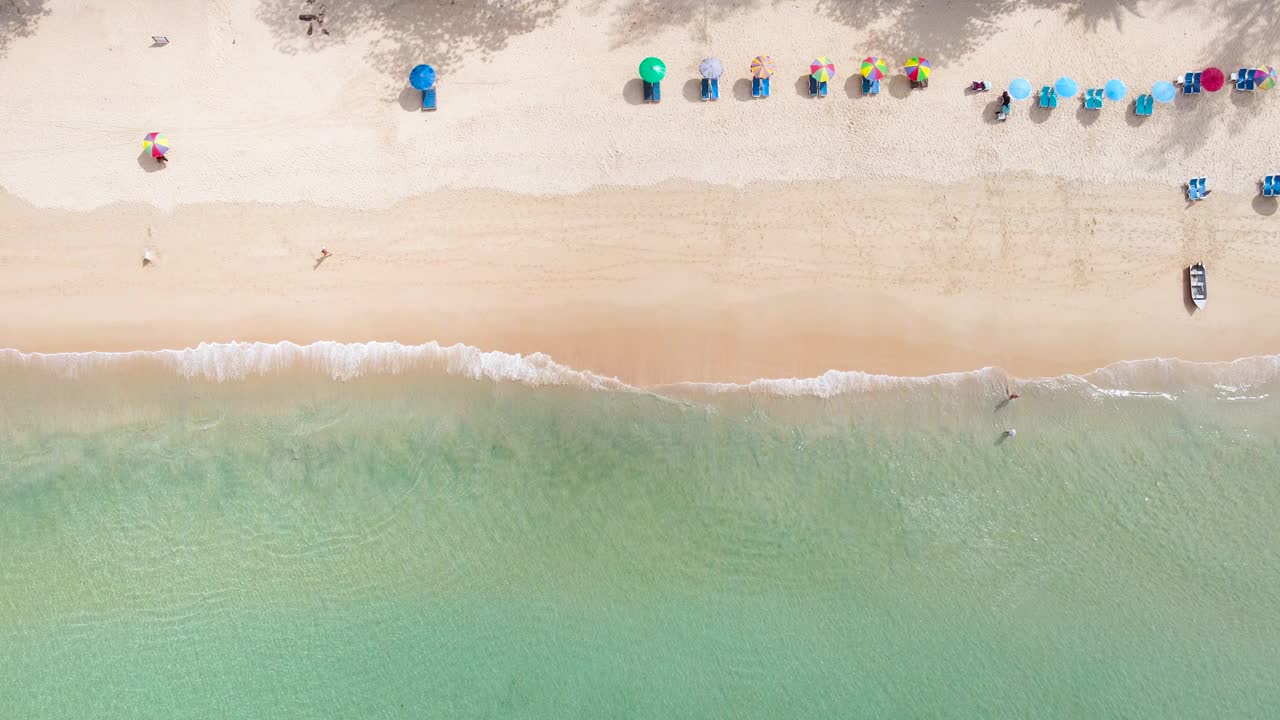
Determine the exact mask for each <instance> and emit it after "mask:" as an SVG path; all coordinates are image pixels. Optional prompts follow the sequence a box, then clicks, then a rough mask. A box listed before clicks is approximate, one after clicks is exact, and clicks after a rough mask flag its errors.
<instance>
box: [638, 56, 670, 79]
mask: <svg viewBox="0 0 1280 720" xmlns="http://www.w3.org/2000/svg"><path fill="white" fill-rule="evenodd" d="M666 76H667V66H666V64H665V63H663V62H662V61H661V60H659V59H658V58H656V57H647V58H645V59H644V60H643V61H641V63H640V79H641V80H644V81H645V82H647V83H656V82H658V81H659V80H661V79H662V78H664V77H666Z"/></svg>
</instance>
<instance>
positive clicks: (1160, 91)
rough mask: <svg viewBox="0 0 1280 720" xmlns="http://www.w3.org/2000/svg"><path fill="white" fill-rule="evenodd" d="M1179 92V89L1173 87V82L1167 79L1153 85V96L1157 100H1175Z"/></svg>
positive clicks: (1167, 101) (1166, 101)
mask: <svg viewBox="0 0 1280 720" xmlns="http://www.w3.org/2000/svg"><path fill="white" fill-rule="evenodd" d="M1177 94H1178V90H1177V89H1176V88H1174V87H1173V83H1171V82H1168V81H1167V80H1161V81H1160V82H1158V83H1156V84H1155V85H1152V86H1151V97H1153V98H1155V99H1156V102H1161V103H1169V102H1173V98H1174V96H1175V95H1177Z"/></svg>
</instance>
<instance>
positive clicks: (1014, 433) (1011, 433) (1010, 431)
mask: <svg viewBox="0 0 1280 720" xmlns="http://www.w3.org/2000/svg"><path fill="white" fill-rule="evenodd" d="M1004 436H1005V437H1007V438H1014V437H1017V436H1018V431H1017V430H1014V429H1013V428H1009V429H1008V430H1005V431H1004Z"/></svg>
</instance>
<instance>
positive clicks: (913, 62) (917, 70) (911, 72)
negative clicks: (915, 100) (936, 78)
mask: <svg viewBox="0 0 1280 720" xmlns="http://www.w3.org/2000/svg"><path fill="white" fill-rule="evenodd" d="M903 70H905V71H906V72H907V77H908V78H910V79H911V82H914V83H922V82H924V81H925V80H928V79H929V73H931V72H933V66H932V65H930V64H929V61H928V60H926V59H924V58H922V57H913V58H907V62H906V64H905V65H904V66H903Z"/></svg>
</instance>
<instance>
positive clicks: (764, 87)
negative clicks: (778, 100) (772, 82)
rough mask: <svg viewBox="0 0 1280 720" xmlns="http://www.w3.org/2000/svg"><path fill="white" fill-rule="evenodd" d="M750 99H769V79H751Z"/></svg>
mask: <svg viewBox="0 0 1280 720" xmlns="http://www.w3.org/2000/svg"><path fill="white" fill-rule="evenodd" d="M751 97H753V98H767V97H769V78H751Z"/></svg>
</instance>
